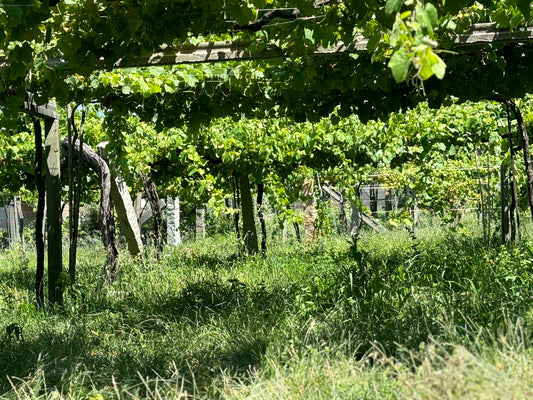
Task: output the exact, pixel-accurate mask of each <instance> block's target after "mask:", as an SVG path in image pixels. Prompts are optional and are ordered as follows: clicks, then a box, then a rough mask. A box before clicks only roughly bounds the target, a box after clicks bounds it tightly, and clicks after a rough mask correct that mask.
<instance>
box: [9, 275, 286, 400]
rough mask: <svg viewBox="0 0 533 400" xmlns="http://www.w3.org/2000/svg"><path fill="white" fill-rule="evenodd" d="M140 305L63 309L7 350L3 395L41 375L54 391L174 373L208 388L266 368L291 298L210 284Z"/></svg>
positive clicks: (230, 284)
mask: <svg viewBox="0 0 533 400" xmlns="http://www.w3.org/2000/svg"><path fill="white" fill-rule="evenodd" d="M138 301H139V302H138V303H135V301H134V299H132V298H126V299H125V300H123V304H121V305H120V304H115V309H111V310H109V309H106V308H100V309H99V308H98V306H96V305H93V306H92V307H90V308H91V311H90V313H86V314H69V313H70V312H69V311H68V310H57V311H56V312H55V314H54V315H53V320H55V321H56V322H59V324H57V325H56V324H54V323H53V322H50V324H47V325H46V326H44V327H43V328H42V330H41V331H40V332H38V333H36V334H33V335H32V334H31V332H29V334H28V335H26V337H25V341H24V342H18V341H13V342H10V343H7V344H6V345H4V346H3V347H2V348H0V371H2V376H0V393H5V392H8V391H9V390H10V389H11V386H10V383H9V381H8V379H7V377H6V375H9V376H11V377H19V378H21V379H24V380H27V379H29V378H28V377H31V376H32V374H35V373H36V371H38V370H41V371H42V373H43V376H44V379H45V382H46V385H47V387H48V388H50V387H54V386H56V387H61V386H62V385H66V386H68V385H69V382H72V381H76V380H79V379H82V378H80V377H84V376H87V377H88V379H87V382H91V385H95V386H96V387H109V386H110V385H111V382H112V380H111V379H112V377H114V379H115V380H116V382H119V383H120V384H122V385H125V386H129V387H133V386H135V385H139V381H140V378H139V375H141V376H143V377H145V376H147V377H156V376H158V375H160V376H169V375H170V374H171V373H172V372H174V370H177V371H179V373H180V375H181V376H183V377H184V379H185V389H186V390H188V391H189V393H192V392H194V390H196V389H197V388H208V387H210V386H211V382H212V380H213V379H215V378H217V377H218V376H219V374H220V371H222V370H224V371H231V372H232V373H235V374H238V375H241V376H243V375H246V374H247V373H248V372H249V371H250V369H251V368H254V367H256V366H257V365H258V364H259V362H260V361H261V360H262V358H263V356H264V353H265V351H266V349H267V347H268V345H269V342H270V340H271V339H272V338H271V333H272V328H273V326H275V325H276V324H277V322H276V320H277V319H279V315H280V314H281V313H283V310H284V304H285V302H286V299H285V298H283V293H277V292H276V291H270V290H267V288H266V287H264V286H262V285H260V286H259V287H255V288H250V287H247V286H246V285H244V284H243V283H241V282H239V281H237V280H230V281H228V282H215V281H214V280H207V281H203V282H193V283H190V284H189V285H187V286H186V287H185V288H184V289H183V290H182V291H180V292H179V293H178V294H174V295H173V296H167V298H166V299H165V300H164V301H162V300H161V298H152V299H144V301H142V303H141V300H139V299H138ZM100 305H101V306H105V304H104V303H101V304H100ZM65 322H66V324H65ZM192 382H194V385H193V383H192ZM139 390H141V392H140V395H142V390H144V389H143V388H142V386H140V389H139Z"/></svg>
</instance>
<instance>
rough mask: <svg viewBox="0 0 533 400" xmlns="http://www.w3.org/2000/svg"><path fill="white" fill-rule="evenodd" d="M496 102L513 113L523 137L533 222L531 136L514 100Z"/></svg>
mask: <svg viewBox="0 0 533 400" xmlns="http://www.w3.org/2000/svg"><path fill="white" fill-rule="evenodd" d="M495 100H496V101H499V102H500V103H503V104H505V105H506V106H507V107H509V108H510V109H511V111H512V112H513V114H514V116H515V119H516V122H517V124H518V129H519V131H520V134H521V136H522V150H523V154H524V166H525V169H526V176H527V193H528V201H529V210H530V213H531V219H532V221H533V165H532V163H531V152H530V149H529V136H528V133H527V128H526V124H525V123H524V119H523V118H522V113H521V112H520V108H518V106H517V105H516V103H515V102H514V100H510V99H503V98H499V97H496V98H495Z"/></svg>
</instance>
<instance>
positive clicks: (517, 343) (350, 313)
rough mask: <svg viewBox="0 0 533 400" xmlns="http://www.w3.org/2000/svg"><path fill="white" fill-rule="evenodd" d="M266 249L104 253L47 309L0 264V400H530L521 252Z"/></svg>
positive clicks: (529, 312) (402, 235) (30, 271)
mask: <svg viewBox="0 0 533 400" xmlns="http://www.w3.org/2000/svg"><path fill="white" fill-rule="evenodd" d="M357 247H358V249H357V251H356V250H355V249H354V248H353V246H350V244H349V243H348V242H347V241H346V240H345V238H327V239H322V240H320V241H318V242H317V243H315V244H312V245H305V246H304V245H301V244H298V243H285V244H279V243H278V244H274V245H273V246H272V248H271V249H270V254H269V256H268V257H267V258H262V257H250V258H247V259H243V258H239V257H238V256H237V252H236V250H237V249H236V246H235V244H234V242H233V240H232V239H231V238H227V237H217V238H211V239H207V240H205V241H203V242H201V243H191V244H186V245H183V246H181V247H179V248H177V249H175V250H173V251H170V250H169V251H167V252H166V253H165V254H164V256H163V257H162V258H161V261H159V262H157V261H155V259H154V258H153V257H149V256H147V257H145V259H144V261H139V260H132V259H127V256H124V257H123V259H122V271H121V274H120V278H119V280H118V282H116V283H115V284H114V285H112V286H107V285H102V284H101V277H102V265H103V262H104V258H103V255H102V253H101V249H100V247H99V245H93V246H87V247H83V248H82V249H81V250H80V261H79V282H78V283H77V284H76V285H75V286H74V287H73V288H71V289H69V290H68V291H67V293H66V294H65V303H64V305H63V306H62V307H57V308H56V309H53V310H52V309H46V310H39V309H36V308H35V307H34V305H33V288H32V285H33V280H34V269H35V261H34V257H33V253H32V252H31V251H27V252H26V253H24V252H22V251H20V250H13V251H6V252H4V253H2V254H1V255H0V329H2V331H0V338H1V337H2V336H1V335H3V331H4V327H5V326H7V325H9V324H11V323H17V324H19V325H20V326H21V327H22V328H23V335H24V338H23V340H16V339H11V340H9V339H8V338H7V337H3V339H2V346H1V347H0V398H8V399H10V398H39V399H40V398H43V399H44V398H50V399H52V398H74V399H80V398H88V399H103V398H105V399H107V398H120V399H128V398H154V399H158V398H184V399H185V398H198V399H204V398H206V399H207V398H209V399H210V398H230V399H248V398H252V399H253V398H257V399H322V398H323V399H335V398H337V399H347V398H353V399H386V398H400V399H412V398H419V399H433V398H450V399H474V398H479V399H482V398H487V399H497V398H501V399H510V398H515V399H520V398H533V358H532V356H533V354H532V350H531V340H532V332H533V330H532V329H533V326H532V325H533V307H532V303H531V302H532V298H533V255H532V253H531V248H532V247H531V245H528V244H527V243H526V245H525V246H523V247H522V248H514V247H513V248H502V247H500V246H495V245H491V246H489V245H486V244H484V243H482V240H481V239H480V238H479V237H478V236H477V235H474V234H470V233H469V232H468V231H466V230H464V231H461V232H452V231H446V230H441V229H429V228H428V229H424V230H422V231H421V232H420V233H419V236H418V239H417V240H416V241H413V240H412V239H411V238H410V237H409V235H408V234H407V232H405V231H397V232H391V233H387V234H382V235H374V234H371V233H367V234H365V235H364V236H363V237H362V239H361V240H360V241H359V243H358V246H357Z"/></svg>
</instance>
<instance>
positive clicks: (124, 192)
mask: <svg viewBox="0 0 533 400" xmlns="http://www.w3.org/2000/svg"><path fill="white" fill-rule="evenodd" d="M106 146H107V142H103V143H99V144H98V146H97V148H98V153H99V155H100V157H102V158H103V159H104V160H105V161H106V162H107V163H108V164H109V160H108V158H107V156H106V154H105V148H106ZM110 167H111V166H110ZM111 198H112V199H113V205H114V207H115V210H116V212H117V219H118V221H119V223H120V228H121V229H122V233H123V234H124V238H125V239H126V243H127V244H128V250H129V252H130V254H131V255H133V256H138V255H140V254H141V253H142V249H143V243H142V240H141V228H140V226H139V220H138V219H137V215H136V213H135V209H134V207H133V202H132V200H131V196H130V193H129V191H128V186H127V185H126V182H125V181H124V179H122V177H121V176H120V175H117V174H116V173H115V172H111Z"/></svg>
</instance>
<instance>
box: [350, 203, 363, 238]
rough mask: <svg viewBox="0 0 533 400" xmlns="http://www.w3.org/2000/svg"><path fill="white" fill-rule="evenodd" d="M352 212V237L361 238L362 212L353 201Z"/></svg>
mask: <svg viewBox="0 0 533 400" xmlns="http://www.w3.org/2000/svg"><path fill="white" fill-rule="evenodd" d="M351 206H352V214H351V217H350V237H352V238H355V239H357V238H359V231H360V229H361V212H360V210H359V207H357V205H356V204H355V203H351Z"/></svg>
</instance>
